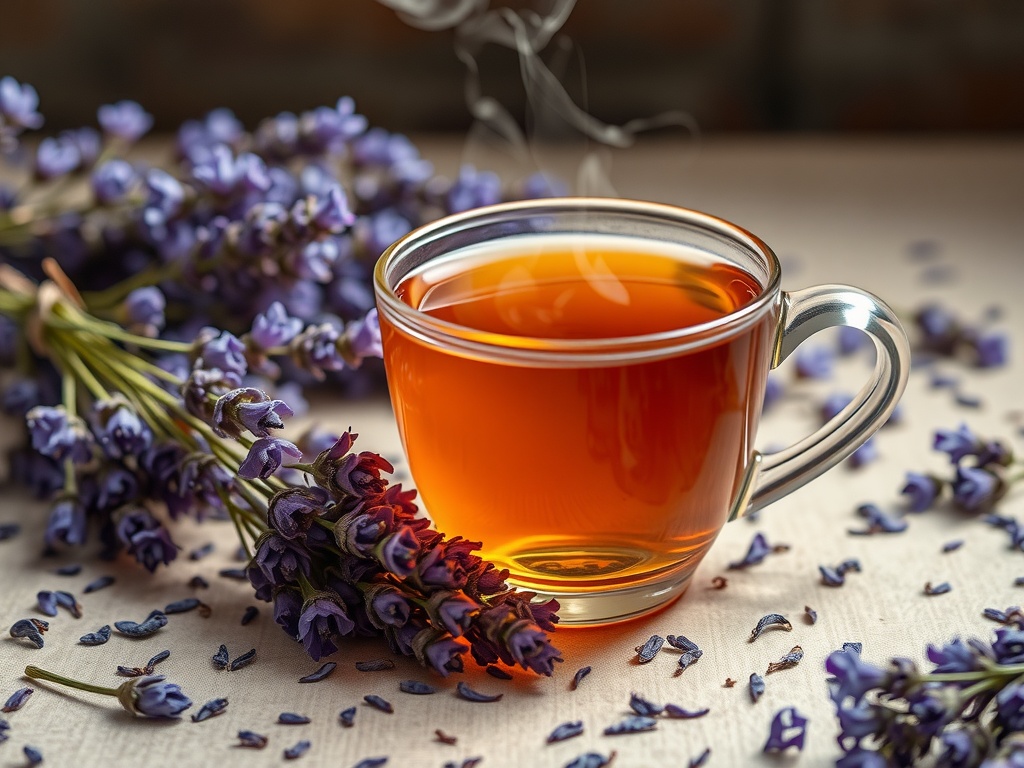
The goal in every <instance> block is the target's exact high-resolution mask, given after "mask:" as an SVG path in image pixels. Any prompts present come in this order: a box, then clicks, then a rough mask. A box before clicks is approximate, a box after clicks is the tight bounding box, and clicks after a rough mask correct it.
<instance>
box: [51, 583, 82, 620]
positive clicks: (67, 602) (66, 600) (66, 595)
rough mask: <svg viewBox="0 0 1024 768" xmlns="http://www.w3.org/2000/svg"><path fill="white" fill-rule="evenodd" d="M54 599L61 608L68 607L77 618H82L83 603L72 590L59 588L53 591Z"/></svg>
mask: <svg viewBox="0 0 1024 768" xmlns="http://www.w3.org/2000/svg"><path fill="white" fill-rule="evenodd" d="M53 597H54V599H55V600H56V601H57V605H59V606H60V607H61V608H66V609H67V610H68V612H69V613H70V614H71V615H72V616H74V617H75V618H76V619H80V618H82V605H81V603H79V602H78V599H77V598H76V597H75V596H74V595H72V594H71V593H70V592H65V591H64V590H62V589H58V590H57V591H56V592H54V593H53Z"/></svg>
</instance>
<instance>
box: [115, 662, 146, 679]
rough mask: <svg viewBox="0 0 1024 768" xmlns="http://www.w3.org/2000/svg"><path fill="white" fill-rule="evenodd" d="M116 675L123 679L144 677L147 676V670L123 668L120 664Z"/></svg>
mask: <svg viewBox="0 0 1024 768" xmlns="http://www.w3.org/2000/svg"><path fill="white" fill-rule="evenodd" d="M115 674H118V675H120V676H121V677H142V676H143V675H144V674H146V670H144V669H143V668H142V667H122V666H121V665H120V664H118V665H117V669H116V670H115Z"/></svg>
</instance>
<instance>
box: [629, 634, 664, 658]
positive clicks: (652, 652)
mask: <svg viewBox="0 0 1024 768" xmlns="http://www.w3.org/2000/svg"><path fill="white" fill-rule="evenodd" d="M664 642H665V638H663V637H661V636H660V635H651V637H650V639H649V640H648V641H647V642H646V643H644V644H643V645H638V646H637V647H636V648H634V649H633V650H635V651H636V660H637V661H638V662H639V663H640V664H646V663H647V662H649V661H650V660H651V659H653V658H654V657H655V656H657V655H658V651H660V650H661V646H662V644H663V643H664Z"/></svg>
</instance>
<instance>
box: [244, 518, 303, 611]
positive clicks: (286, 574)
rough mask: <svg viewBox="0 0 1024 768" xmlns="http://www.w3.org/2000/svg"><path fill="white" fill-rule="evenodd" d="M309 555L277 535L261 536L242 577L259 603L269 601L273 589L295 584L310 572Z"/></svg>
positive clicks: (267, 534) (296, 545)
mask: <svg viewBox="0 0 1024 768" xmlns="http://www.w3.org/2000/svg"><path fill="white" fill-rule="evenodd" d="M311 568H312V566H311V561H310V553H309V552H308V551H307V550H305V549H304V548H302V547H301V546H299V545H298V544H296V543H293V542H291V541H288V540H287V539H284V538H282V537H281V536H279V535H278V534H276V533H266V534H263V536H261V537H260V538H259V540H258V541H257V542H256V554H255V555H254V556H253V559H252V561H251V562H250V563H249V565H248V567H247V568H246V571H245V574H246V577H247V578H248V579H249V582H250V583H251V584H252V586H253V588H254V589H255V590H256V597H257V599H259V600H269V599H270V598H271V594H272V592H273V589H274V588H276V587H284V586H287V585H289V584H293V583H295V582H296V581H297V580H298V579H299V577H300V576H303V577H308V576H309V575H310V572H311Z"/></svg>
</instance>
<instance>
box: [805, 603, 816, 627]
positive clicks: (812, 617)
mask: <svg viewBox="0 0 1024 768" xmlns="http://www.w3.org/2000/svg"><path fill="white" fill-rule="evenodd" d="M804 616H805V617H806V619H807V623H808V624H817V623H818V612H817V611H816V610H814V609H813V608H811V606H809V605H805V606H804Z"/></svg>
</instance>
